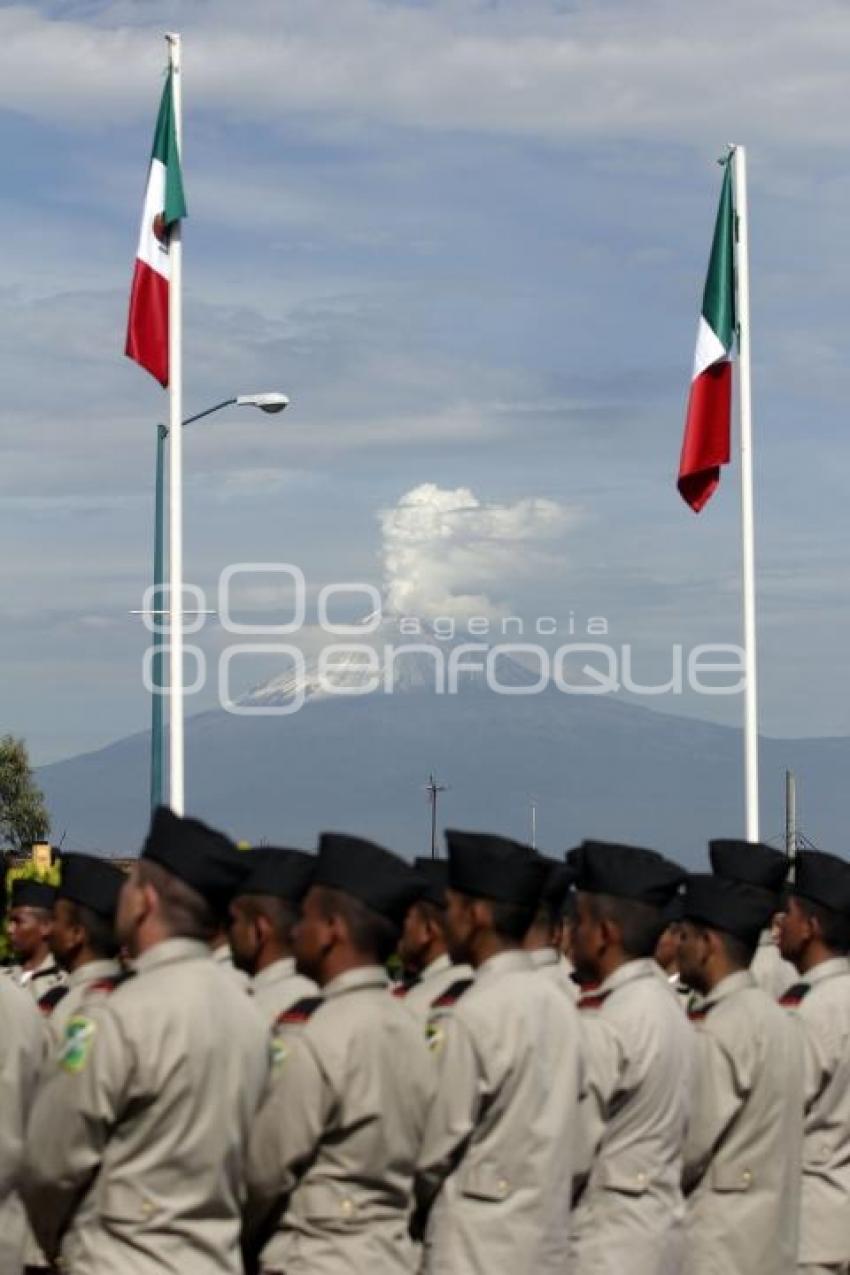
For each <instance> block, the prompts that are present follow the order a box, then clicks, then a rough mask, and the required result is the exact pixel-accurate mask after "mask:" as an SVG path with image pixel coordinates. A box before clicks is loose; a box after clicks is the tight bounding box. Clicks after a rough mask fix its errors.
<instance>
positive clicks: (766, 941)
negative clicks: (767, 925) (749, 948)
mask: <svg viewBox="0 0 850 1275" xmlns="http://www.w3.org/2000/svg"><path fill="white" fill-rule="evenodd" d="M759 947H777V942H776V939H775V938H774V937H773V930H762V932H761V934H759Z"/></svg>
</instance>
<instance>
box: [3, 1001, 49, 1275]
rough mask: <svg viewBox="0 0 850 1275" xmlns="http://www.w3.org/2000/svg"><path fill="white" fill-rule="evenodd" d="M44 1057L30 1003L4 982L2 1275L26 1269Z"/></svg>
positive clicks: (36, 1018) (17, 1274) (13, 1274)
mask: <svg viewBox="0 0 850 1275" xmlns="http://www.w3.org/2000/svg"><path fill="white" fill-rule="evenodd" d="M43 1052H44V1034H43V1031H42V1026H41V1022H40V1021H39V1016H38V1013H37V1011H36V1008H35V1006H34V1005H33V1003H32V1001H31V999H30V997H29V996H27V995H26V993H25V992H24V991H22V990H21V988H19V987H15V986H14V984H13V983H12V981H11V979H0V1275H19V1272H20V1271H21V1270H22V1269H23V1258H24V1239H25V1235H26V1219H25V1215H24V1207H23V1204H22V1203H21V1200H20V1197H19V1195H18V1186H19V1184H20V1174H21V1167H22V1163H23V1157H24V1129H25V1124H26V1118H27V1113H28V1111H29V1108H30V1104H31V1102H32V1099H33V1096H34V1094H35V1090H36V1086H37V1084H38V1077H39V1070H40V1068H41V1064H42V1057H43Z"/></svg>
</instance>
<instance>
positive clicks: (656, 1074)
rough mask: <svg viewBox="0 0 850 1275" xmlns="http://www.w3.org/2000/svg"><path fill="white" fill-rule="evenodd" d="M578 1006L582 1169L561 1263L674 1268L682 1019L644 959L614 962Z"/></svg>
mask: <svg viewBox="0 0 850 1275" xmlns="http://www.w3.org/2000/svg"><path fill="white" fill-rule="evenodd" d="M579 1005H580V1018H581V1025H582V1029H583V1034H584V1044H585V1051H586V1058H587V1074H588V1079H587V1084H586V1087H585V1095H584V1099H583V1101H582V1133H583V1139H582V1142H583V1150H584V1155H585V1165H584V1168H585V1169H586V1170H587V1176H586V1179H585V1181H584V1183H583V1189H582V1191H581V1194H580V1197H579V1200H578V1203H577V1206H576V1209H575V1213H574V1218H573V1236H572V1245H571V1251H572V1255H573V1263H574V1264H573V1266H572V1267H571V1272H574V1273H575V1275H625V1273H626V1272H627V1273H628V1275H679V1272H680V1270H681V1250H682V1244H683V1226H684V1201H683V1198H682V1191H681V1176H682V1151H683V1147H684V1139H685V1129H686V1126H687V1120H688V1113H689V1109H690V1100H691V1090H692V1084H693V1072H694V1049H695V1046H694V1038H693V1033H692V1030H691V1027H690V1024H689V1023H688V1021H687V1019H686V1017H685V1016H684V1014H683V1013H682V1010H681V1008H680V1006H679V1005H678V1004H677V997H676V993H675V992H674V991H673V990H672V989H671V987H670V985H669V984H668V983H667V981H666V979H663V978H659V976H658V966H657V965H656V963H655V961H653V960H649V959H647V960H634V961H629V962H627V963H626V964H625V965H621V966H620V968H619V969H618V970H616V971H615V972H614V973H613V974H612V975H611V976H610V977H609V978H608V979H606V980H605V982H604V983H602V984H601V986H599V987H598V988H594V989H593V990H592V991H589V992H587V993H586V994H585V995H584V996H583V997H582V1000H581V1001H580V1002H579ZM582 1006H586V1008H581V1007H582Z"/></svg>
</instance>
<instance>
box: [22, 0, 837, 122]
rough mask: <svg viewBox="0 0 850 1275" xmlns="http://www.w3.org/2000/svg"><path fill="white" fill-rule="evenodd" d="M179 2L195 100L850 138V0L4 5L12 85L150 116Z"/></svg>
mask: <svg viewBox="0 0 850 1275" xmlns="http://www.w3.org/2000/svg"><path fill="white" fill-rule="evenodd" d="M72 12H73V11H72ZM181 20H182V22H183V28H184V33H185V52H186V56H185V67H186V71H185V73H186V92H187V102H188V103H189V104H190V106H191V109H198V108H204V107H208V106H215V107H217V108H219V109H223V110H226V111H228V112H229V113H231V114H232V115H236V116H239V117H241V118H243V119H253V120H258V121H262V122H263V123H264V124H268V123H269V122H273V121H275V120H277V121H278V122H279V123H280V124H281V125H284V124H285V123H286V121H287V119H289V118H291V117H292V114H293V112H301V113H310V115H311V116H312V117H313V118H314V120H315V123H316V125H317V126H319V127H327V126H332V127H334V128H337V129H338V128H340V127H344V128H345V129H346V130H347V131H351V130H352V129H354V128H358V127H361V126H362V125H364V124H372V123H375V122H381V123H385V124H390V125H396V124H403V125H407V126H413V127H417V128H437V129H444V128H464V129H474V130H483V131H487V132H501V133H506V134H514V135H516V134H520V135H522V134H529V135H536V136H541V137H549V138H568V137H584V138H594V137H596V138H598V137H610V136H621V137H629V136H632V137H634V136H645V135H646V134H647V133H648V132H652V134H653V135H655V136H663V137H665V138H677V139H680V140H684V141H689V142H697V143H698V144H705V143H706V142H707V141H708V139H712V141H713V143H714V144H716V141H717V137H718V130H721V131H723V130H728V129H729V128H731V127H734V126H739V127H743V128H745V129H746V130H747V132H748V134H749V135H750V137H751V138H759V139H761V140H764V139H769V140H773V141H782V142H786V143H787V142H790V141H792V140H793V141H798V142H799V141H819V142H827V143H833V144H839V145H842V146H843V145H844V144H845V134H846V128H845V125H844V115H843V112H842V111H841V109H840V106H839V104H840V103H841V102H843V101H844V100H845V97H846V88H847V72H846V67H847V63H848V58H850V11H848V9H847V7H846V5H843V4H841V3H839V0H810V3H809V4H807V5H806V6H804V7H803V6H800V4H799V3H797V2H796V0H750V3H748V4H746V5H742V4H740V3H739V2H738V0H718V3H716V4H714V5H713V6H711V8H706V7H705V6H704V5H698V4H697V3H695V0H692V2H691V3H681V2H679V3H676V4H674V3H672V0H644V2H643V3H641V4H640V5H636V4H633V3H625V0H605V2H604V3H601V2H599V0H597V2H595V3H594V2H592V0H579V3H576V4H573V5H571V6H569V7H568V8H565V7H563V6H560V5H558V6H555V5H554V4H553V3H551V0H549V2H547V0H526V2H525V3H523V4H522V5H518V4H516V5H504V6H492V5H482V4H480V3H477V2H476V0H438V2H437V3H434V4H430V5H428V6H408V5H404V4H398V3H397V4H387V3H385V2H380V0H323V3H322V4H321V5H317V4H316V3H315V0H243V3H242V4H240V5H238V6H234V5H232V4H230V3H224V0H208V3H206V4H205V5H204V6H203V7H202V8H199V7H198V6H196V5H189V4H183V5H181V4H179V3H178V4H175V3H169V4H164V3H151V2H149V0H145V4H144V5H141V4H128V3H126V2H125V3H112V4H103V5H101V6H100V9H99V12H98V18H97V22H96V23H94V22H93V21H92V20H91V17H90V16H88V15H87V16H84V17H81V18H79V19H77V20H73V19H72V18H67V19H65V20H50V19H48V18H46V17H44V16H42V15H41V14H39V13H38V11H37V10H36V9H35V8H31V7H25V6H13V7H9V8H4V9H3V10H2V11H0V48H3V51H4V59H3V61H4V65H3V75H2V77H0V101H2V102H3V103H5V105H6V106H7V107H8V108H9V109H12V110H15V111H19V112H24V113H26V114H29V115H32V116H35V117H39V118H45V117H48V118H51V119H54V120H57V119H61V120H62V121H63V122H64V123H65V124H68V123H69V122H70V121H74V122H76V123H78V124H79V123H85V124H86V125H87V126H89V127H90V126H91V125H92V124H95V125H96V124H97V121H98V120H102V121H104V122H107V121H108V122H109V123H110V124H111V123H113V122H115V121H116V119H128V118H132V119H137V118H139V116H140V113H142V112H144V111H145V110H148V111H150V110H151V96H152V88H151V86H152V83H154V82H155V80H156V75H157V72H158V69H159V68H160V67H161V65H162V62H163V58H164V46H163V44H162V43H161V42H160V41H158V40H157V38H156V35H155V33H157V32H159V31H162V30H163V29H164V28H165V26H166V25H172V26H173V25H174V24H175V23H177V24H180V22H181ZM721 140H725V138H721ZM733 140H744V139H733Z"/></svg>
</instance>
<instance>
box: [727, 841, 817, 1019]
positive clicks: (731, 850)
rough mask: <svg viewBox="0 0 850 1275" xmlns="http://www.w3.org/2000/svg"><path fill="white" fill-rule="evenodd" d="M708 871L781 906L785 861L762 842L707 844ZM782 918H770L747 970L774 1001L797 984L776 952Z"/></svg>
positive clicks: (791, 970)
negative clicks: (753, 889) (762, 893)
mask: <svg viewBox="0 0 850 1275" xmlns="http://www.w3.org/2000/svg"><path fill="white" fill-rule="evenodd" d="M708 856H709V859H710V860H711V870H712V872H714V873H715V874H716V875H717V876H721V877H726V878H727V880H729V881H743V882H744V883H745V884H747V885H752V886H755V887H756V888H757V889H759V890H766V891H768V893H770V894H772V895H773V896H774V906H775V907H776V908H777V909H778V908H779V907H780V903H781V897H780V895H781V891H782V887H783V886H784V884H785V878H786V877H787V875H788V859H787V856H786V855H784V854H782V852H781V851H779V850H774V848H773V846H766V845H765V844H764V843H763V842H761V841H734V840H728V839H727V840H719V841H709V843H708ZM780 924H781V916H779V915H777V914H776V913H774V914H773V915H771V916H770V917H769V918H768V920H767V922H766V924H765V925H764V927H763V928H762V931H761V934H760V935H759V940H758V946H757V947H756V951H755V955H754V956H753V960H752V964H751V965H750V969H751V971H752V974H753V978H754V979H755V980H756V982H757V983H758V985H759V987H762V988H764V990H765V991H766V992H767V994H768V996H770V997H771V998H772V999H773V1000H779V998H780V996H782V995H784V993H785V992H787V990H788V988H789V987H791V985H792V984H793V983H796V981H797V971H796V970H795V969H794V966H793V965H792V964H791V963H790V962H789V961H784V960H783V959H782V956H781V955H780V952H779V944H778V930H779V925H780Z"/></svg>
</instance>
